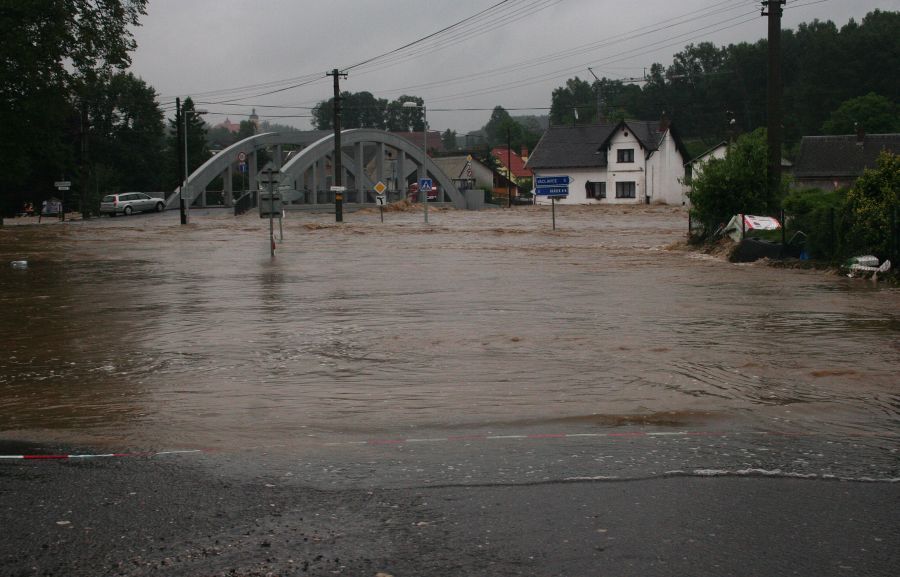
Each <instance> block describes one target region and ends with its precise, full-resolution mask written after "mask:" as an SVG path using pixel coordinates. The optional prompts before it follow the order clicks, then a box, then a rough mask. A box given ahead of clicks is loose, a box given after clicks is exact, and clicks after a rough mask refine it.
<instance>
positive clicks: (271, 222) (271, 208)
mask: <svg viewBox="0 0 900 577" xmlns="http://www.w3.org/2000/svg"><path fill="white" fill-rule="evenodd" d="M274 219H275V194H274V193H273V192H272V169H271V168H270V169H269V246H270V247H271V254H272V257H273V258H274V257H275V227H274V224H275V221H274Z"/></svg>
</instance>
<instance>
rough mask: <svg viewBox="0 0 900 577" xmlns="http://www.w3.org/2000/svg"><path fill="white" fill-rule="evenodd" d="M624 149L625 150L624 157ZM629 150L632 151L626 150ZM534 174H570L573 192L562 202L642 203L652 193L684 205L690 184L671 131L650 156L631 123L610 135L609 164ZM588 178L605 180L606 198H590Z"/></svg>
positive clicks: (540, 201)
mask: <svg viewBox="0 0 900 577" xmlns="http://www.w3.org/2000/svg"><path fill="white" fill-rule="evenodd" d="M620 150H622V151H623V153H622V156H621V159H622V160H621V161H620V153H619V151H620ZM629 150H630V151H632V152H631V153H628V152H625V151H629ZM534 176H535V178H539V177H546V176H568V177H569V178H571V179H572V182H571V183H570V184H569V196H568V197H566V198H565V199H564V200H560V201H558V202H559V203H560V204H642V203H645V202H647V200H648V197H649V200H650V202H664V203H666V204H671V205H676V206H681V205H682V204H683V203H685V202H686V199H687V187H686V186H685V185H684V184H683V182H682V180H683V179H684V159H683V158H682V156H681V153H680V152H679V151H678V147H677V146H676V145H675V140H674V139H673V138H672V135H671V133H666V136H665V138H664V140H663V142H662V143H661V144H660V148H659V150H657V151H656V152H654V153H653V154H652V155H651V156H650V158H649V159H648V158H647V157H646V150H645V149H644V148H643V147H642V146H641V143H640V141H639V140H638V139H637V138H635V137H634V135H632V134H631V133H630V131H629V130H628V128H627V126H626V127H624V128H623V129H620V130H619V131H618V132H617V133H616V134H615V135H614V136H613V137H612V138H611V139H610V141H609V148H608V150H607V167H606V168H584V169H574V168H568V169H567V168H561V169H540V170H538V169H535V171H534ZM535 182H536V181H535ZM588 182H605V183H606V198H603V199H594V198H588V196H587V192H586V189H585V185H586V184H587V183H588ZM617 190H620V193H626V192H627V193H628V194H630V192H631V191H632V190H633V192H634V196H633V197H631V196H623V197H620V198H617V195H616V191H617ZM537 204H550V200H549V199H547V198H545V197H537Z"/></svg>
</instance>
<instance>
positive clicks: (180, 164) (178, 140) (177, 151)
mask: <svg viewBox="0 0 900 577" xmlns="http://www.w3.org/2000/svg"><path fill="white" fill-rule="evenodd" d="M182 142H184V138H183V137H182V135H181V98H179V97H177V96H176V97H175V143H176V144H175V146H174V147H172V148H174V150H175V162H176V164H177V165H178V179H179V180H181V175H182V174H184V155H183V154H182V153H181V143H182Z"/></svg>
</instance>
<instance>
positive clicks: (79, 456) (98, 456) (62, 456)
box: [0, 449, 204, 461]
mask: <svg viewBox="0 0 900 577" xmlns="http://www.w3.org/2000/svg"><path fill="white" fill-rule="evenodd" d="M202 452H204V450H203V449H191V450H184V451H154V452H149V453H102V454H96V455H84V454H60V455H41V454H32V455H0V459H7V460H10V459H25V460H35V461H40V460H44V461H54V460H56V461H61V460H65V459H108V458H112V457H160V456H162V455H182V454H186V453H202Z"/></svg>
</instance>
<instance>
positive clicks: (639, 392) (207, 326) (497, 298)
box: [0, 207, 900, 450]
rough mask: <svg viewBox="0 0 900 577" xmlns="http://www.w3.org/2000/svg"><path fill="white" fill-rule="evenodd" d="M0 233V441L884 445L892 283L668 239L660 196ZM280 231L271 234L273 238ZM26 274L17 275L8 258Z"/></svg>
mask: <svg viewBox="0 0 900 577" xmlns="http://www.w3.org/2000/svg"><path fill="white" fill-rule="evenodd" d="M345 220H346V222H345V223H344V224H343V225H336V224H335V223H334V218H333V216H332V215H326V214H318V215H313V214H303V213H290V214H289V215H288V218H287V220H286V221H285V229H284V236H285V238H284V243H283V244H280V245H279V246H278V249H277V255H276V257H275V258H274V259H272V258H270V257H269V245H268V242H267V235H268V222H267V221H263V220H261V219H259V218H258V216H256V215H253V214H251V215H244V216H242V217H238V218H235V217H233V216H230V215H228V214H227V213H225V212H219V213H217V212H213V211H209V212H207V213H206V214H195V215H194V221H193V222H192V224H191V225H190V226H187V227H182V226H179V224H178V214H177V213H174V212H168V213H165V214H162V215H146V216H136V217H130V218H116V219H108V218H104V219H99V220H92V221H89V222H85V223H82V222H69V223H65V224H59V223H50V224H48V223H45V224H43V225H40V226H37V225H26V226H16V225H15V224H13V225H12V226H6V227H4V228H2V229H0V265H2V266H0V343H2V355H0V392H2V399H0V438H6V439H27V440H42V441H58V442H66V443H94V444H110V445H115V446H119V447H141V448H147V449H150V448H167V447H191V446H203V447H213V448H215V447H251V446H256V445H264V444H270V443H273V442H278V443H282V444H284V443H287V444H288V445H291V444H294V445H296V446H298V447H300V446H304V445H307V444H311V443H323V442H328V441H331V440H334V439H339V440H341V439H359V438H362V439H365V438H371V437H390V436H392V435H398V434H403V435H409V434H410V431H415V432H416V434H436V433H443V434H454V433H453V432H454V431H466V432H471V431H511V430H524V429H527V430H529V431H540V430H547V431H554V432H555V431H558V430H567V431H570V432H571V431H577V430H598V428H599V429H602V430H608V429H618V430H623V428H624V429H627V430H634V429H641V430H688V429H691V430H704V429H705V430H745V431H779V432H785V433H815V434H822V435H835V436H846V435H853V434H859V435H872V436H875V437H883V438H884V441H883V442H884V443H889V444H890V445H891V446H892V447H894V449H893V450H895V447H896V434H897V431H898V430H900V428H898V425H900V386H898V385H900V379H898V376H897V368H898V366H900V338H898V337H900V291H898V289H896V288H890V287H885V286H881V285H874V284H873V283H872V282H871V281H865V280H853V279H847V278H842V277H840V276H837V275H834V274H829V273H824V272H815V271H800V270H784V269H776V268H772V267H769V266H766V265H764V264H752V265H734V264H729V263H727V262H724V261H722V260H721V259H718V258H716V257H712V256H705V255H699V254H695V253H691V252H688V251H684V250H680V249H674V248H673V245H674V244H675V243H677V242H679V241H680V240H682V238H683V235H684V230H685V228H686V217H685V214H684V213H683V212H682V211H681V210H679V209H673V208H666V207H654V208H647V207H635V208H630V209H621V208H613V207H605V208H587V207H564V208H561V209H559V210H558V213H557V226H558V230H556V231H552V230H551V221H550V213H549V210H548V209H546V208H538V207H518V208H514V209H512V210H489V211H483V212H478V213H473V212H463V211H452V210H432V211H430V220H431V223H430V224H429V225H427V226H426V225H424V224H423V223H422V214H421V212H389V213H385V222H384V224H382V223H381V222H379V217H378V213H377V212H372V211H363V212H359V213H353V214H349V215H347V217H346V219H345ZM276 235H277V227H276ZM20 259H23V260H27V261H28V262H29V266H28V268H27V269H26V270H17V269H14V268H12V267H11V266H10V261H13V260H20Z"/></svg>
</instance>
